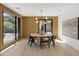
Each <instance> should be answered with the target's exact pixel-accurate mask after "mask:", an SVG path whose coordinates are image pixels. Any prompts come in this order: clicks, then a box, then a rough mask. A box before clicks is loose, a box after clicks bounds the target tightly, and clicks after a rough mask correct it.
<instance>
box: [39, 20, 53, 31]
mask: <svg viewBox="0 0 79 59" xmlns="http://www.w3.org/2000/svg"><path fill="white" fill-rule="evenodd" d="M52 23H53V21H52V19H48V20H46V19H39V23H38V31H39V33H41V32H42V33H47V32H50V33H51V32H52V28H53V27H52V26H53V24H52Z"/></svg>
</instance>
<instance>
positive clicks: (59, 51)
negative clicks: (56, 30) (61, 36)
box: [1, 39, 79, 56]
mask: <svg viewBox="0 0 79 59" xmlns="http://www.w3.org/2000/svg"><path fill="white" fill-rule="evenodd" d="M1 56H79V51H76V50H75V49H73V48H72V47H70V46H68V45H66V44H65V43H63V42H62V41H58V40H56V47H53V46H52V45H51V47H50V48H48V47H46V46H45V47H43V49H41V48H40V47H39V46H34V45H33V46H32V47H30V46H29V45H28V44H27V39H23V40H21V41H19V42H17V43H16V44H14V46H13V47H11V48H9V49H8V50H6V51H5V52H3V53H1Z"/></svg>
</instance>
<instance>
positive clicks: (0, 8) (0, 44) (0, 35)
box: [0, 4, 22, 50]
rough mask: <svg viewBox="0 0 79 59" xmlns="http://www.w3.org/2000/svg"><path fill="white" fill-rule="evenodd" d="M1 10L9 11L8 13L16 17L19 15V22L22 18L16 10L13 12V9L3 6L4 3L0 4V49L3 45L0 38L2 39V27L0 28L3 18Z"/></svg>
mask: <svg viewBox="0 0 79 59" xmlns="http://www.w3.org/2000/svg"><path fill="white" fill-rule="evenodd" d="M3 11H5V12H7V13H10V14H12V15H13V16H17V17H19V18H20V20H21V23H22V18H21V15H19V14H18V13H16V12H14V11H13V10H11V9H9V8H7V7H5V6H4V5H2V4H0V50H1V48H3V45H2V43H1V42H2V39H3V33H2V30H3V28H2V26H3V25H2V23H3V22H2V20H3V16H2V12H3ZM20 32H21V33H22V25H21V31H20ZM21 36H22V35H21Z"/></svg>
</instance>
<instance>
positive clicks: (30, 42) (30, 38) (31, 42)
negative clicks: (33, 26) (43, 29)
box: [28, 35, 36, 47]
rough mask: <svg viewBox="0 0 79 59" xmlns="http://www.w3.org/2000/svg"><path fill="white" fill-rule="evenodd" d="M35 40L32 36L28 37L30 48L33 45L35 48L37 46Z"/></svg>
mask: <svg viewBox="0 0 79 59" xmlns="http://www.w3.org/2000/svg"><path fill="white" fill-rule="evenodd" d="M35 40H36V39H35V38H34V37H32V36H30V35H29V36H28V45H29V44H30V47H31V46H32V44H35V46H36V42H35Z"/></svg>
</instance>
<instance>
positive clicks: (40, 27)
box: [39, 20, 45, 33]
mask: <svg viewBox="0 0 79 59" xmlns="http://www.w3.org/2000/svg"><path fill="white" fill-rule="evenodd" d="M44 22H45V20H40V21H39V33H45V24H44Z"/></svg>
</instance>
